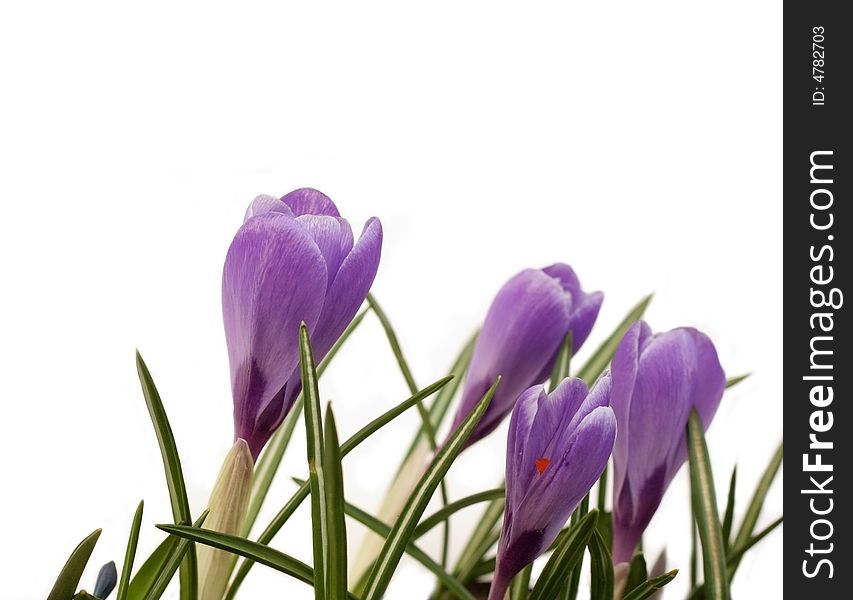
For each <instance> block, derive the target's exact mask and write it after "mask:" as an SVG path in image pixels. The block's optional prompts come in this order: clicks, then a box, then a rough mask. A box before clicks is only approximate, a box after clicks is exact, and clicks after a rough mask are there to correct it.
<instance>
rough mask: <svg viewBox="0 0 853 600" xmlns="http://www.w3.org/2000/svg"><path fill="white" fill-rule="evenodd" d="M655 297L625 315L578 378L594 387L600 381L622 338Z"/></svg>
mask: <svg viewBox="0 0 853 600" xmlns="http://www.w3.org/2000/svg"><path fill="white" fill-rule="evenodd" d="M653 295H654V294H649V295H648V296H646V297H645V298H643V299H642V300H640V301H639V302H638V303H637V305H636V306H634V308H632V309H631V310H630V311H629V312H628V314H627V315H625V318H624V319H622V321H621V322H620V323H619V325H617V326H616V329H615V330H613V333H611V334H610V335H609V336H608V338H607V339H606V340H604V342H602V343H601V345H600V346H599V347H598V348H597V349H596V350H595V352H594V353H593V354H592V356H591V357H590V358H589V360H588V361H586V364H585V365H584V366H583V367H581V370H580V371H579V372H578V375H577V376H578V377H580V378H581V379H583V380H584V381H585V382H586V383H587V384H588V385H592V384H593V382H594V381H595V380H596V379H598V376H599V375H601V374H602V373H603V372H604V369H606V368H607V365H608V364H609V363H610V359H611V358H613V354H614V353H615V352H616V347H617V346H618V345H619V342H621V341H622V337H623V336H624V335H625V332H626V331H628V328H629V327H631V325H633V324H634V323H635V322H636V321H638V320H639V319H641V318H642V316H643V313H645V312H646V308H647V307H648V306H649V303H650V302H651V301H652V296H653Z"/></svg>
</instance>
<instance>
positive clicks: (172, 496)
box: [136, 351, 198, 600]
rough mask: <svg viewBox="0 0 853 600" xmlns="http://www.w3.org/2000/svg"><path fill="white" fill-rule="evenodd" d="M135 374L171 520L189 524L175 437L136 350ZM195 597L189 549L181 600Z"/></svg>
mask: <svg viewBox="0 0 853 600" xmlns="http://www.w3.org/2000/svg"><path fill="white" fill-rule="evenodd" d="M136 371H137V374H138V375H139V383H140V384H141V385H142V394H143V396H144V397H145V404H146V406H147V407H148V414H149V415H151V423H152V424H153V425H154V433H155V434H156V435H157V443H158V444H159V445H160V455H161V456H162V458H163V468H164V469H165V471H166V485H167V486H168V488H169V501H170V502H171V504H172V517H173V518H174V520H175V523H176V524H179V525H180V524H184V525H188V524H189V523H191V522H192V517H191V516H190V504H189V501H188V500H187V487H186V484H185V483H184V473H183V471H182V470H181V458H180V456H179V455H178V447H177V445H176V444H175V436H174V434H173V433H172V426H171V425H169V418H168V417H167V416H166V409H165V408H163V401H162V400H161V399H160V393H159V392H158V391H157V387H156V386H155V385H154V380H153V379H152V377H151V373H150V372H149V371H148V366H147V365H146V364H145V361H144V360H142V355H141V354H139V351H137V352H136ZM197 596H198V573H197V566H196V559H195V550H194V549H192V548H191V549H190V551H189V552H187V554H186V562H184V563H183V564H182V565H181V600H195V599H196V597H197Z"/></svg>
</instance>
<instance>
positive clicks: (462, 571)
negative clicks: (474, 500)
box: [453, 497, 506, 583]
mask: <svg viewBox="0 0 853 600" xmlns="http://www.w3.org/2000/svg"><path fill="white" fill-rule="evenodd" d="M505 506H506V500H505V499H504V498H503V497H501V498H496V499H494V500H492V501H491V502H490V503H489V505H488V506H487V507H486V510H485V512H484V513H483V516H482V518H481V519H480V520H479V521H478V522H477V526H476V527H475V528H474V531H473V532H472V533H471V536H470V537H469V538H468V543H467V544H466V545H465V548H464V549H463V551H462V554H460V556H459V560H458V561H457V562H456V568H454V570H453V574H454V575H455V576H456V577H457V578H458V579H459V580H460V581H462V582H463V583H469V582H470V581H471V578H472V572H473V570H474V568H475V567H476V566H477V564H478V563H479V562H480V560H481V559H482V558H483V556H485V554H486V552H488V551H489V549H490V548H491V547H492V546H494V544H495V541H496V540H497V539H498V537H500V529H499V528H498V527H497V525H498V522H499V521H500V519H501V517H502V516H503V514H504V508H505Z"/></svg>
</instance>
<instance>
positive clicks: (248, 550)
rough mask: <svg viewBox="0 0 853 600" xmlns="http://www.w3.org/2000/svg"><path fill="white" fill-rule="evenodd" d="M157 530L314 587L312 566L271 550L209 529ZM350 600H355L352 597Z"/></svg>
mask: <svg viewBox="0 0 853 600" xmlns="http://www.w3.org/2000/svg"><path fill="white" fill-rule="evenodd" d="M157 527H159V528H160V529H162V530H163V531H165V532H166V533H169V534H171V535H174V536H178V537H179V538H182V539H183V540H187V541H189V540H192V541H193V542H198V543H200V544H205V545H207V546H212V547H214V548H218V549H219V550H225V551H226V552H233V553H234V554H239V555H240V556H243V557H245V558H247V559H250V560H251V561H252V562H253V563H255V562H257V563H260V564H262V565H264V566H267V567H270V568H271V569H275V570H276V571H280V572H281V573H285V574H286V575H289V576H291V577H293V578H295V579H298V580H299V581H302V582H304V583H307V584H308V585H314V577H313V576H314V572H313V570H312V568H311V567H310V566H308V565H306V564H305V563H304V562H302V561H301V560H299V559H297V558H294V557H292V556H290V555H288V554H285V553H284V552H280V551H278V550H275V549H273V548H270V547H269V546H265V545H263V544H259V543H257V542H253V541H251V540H247V539H244V538H241V537H237V536H235V535H228V534H225V533H219V532H218V531H212V530H210V529H201V528H198V527H185V526H183V525H157ZM348 597H349V598H353V600H354V597H353V596H348Z"/></svg>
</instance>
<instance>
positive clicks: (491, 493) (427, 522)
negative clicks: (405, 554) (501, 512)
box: [413, 488, 505, 539]
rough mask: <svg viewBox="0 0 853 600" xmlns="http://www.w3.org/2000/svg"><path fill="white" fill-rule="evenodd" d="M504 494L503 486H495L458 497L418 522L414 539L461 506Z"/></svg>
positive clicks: (495, 498)
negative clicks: (491, 488)
mask: <svg viewBox="0 0 853 600" xmlns="http://www.w3.org/2000/svg"><path fill="white" fill-rule="evenodd" d="M504 494H505V492H504V489H503V488H495V489H493V490H486V491H484V492H477V493H476V494H471V495H470V496H466V497H465V498H460V499H459V500H456V501H455V502H451V503H450V504H448V505H447V506H445V507H443V508H441V509H439V510H437V511H435V512H434V513H433V514H431V515H430V516H429V517H427V518H426V519H424V520H423V521H421V522H420V523H418V526H417V527H416V528H415V533H414V534H413V535H414V539H418V538H419V537H421V536H422V535H424V534H425V533H426V532H427V531H429V530H430V529H432V528H433V527H435V526H436V525H438V524H439V523H441V522H442V521H444V520H446V519H447V518H448V517H450V516H451V515H453V514H455V513H456V512H458V511H460V510H462V509H463V508H467V507H469V506H473V505H474V504H479V503H480V502H488V501H490V500H497V499H498V498H503V497H504Z"/></svg>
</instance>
